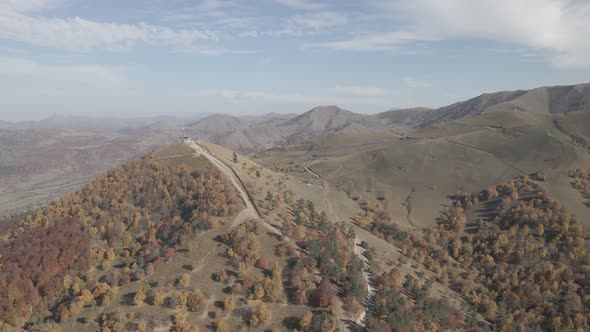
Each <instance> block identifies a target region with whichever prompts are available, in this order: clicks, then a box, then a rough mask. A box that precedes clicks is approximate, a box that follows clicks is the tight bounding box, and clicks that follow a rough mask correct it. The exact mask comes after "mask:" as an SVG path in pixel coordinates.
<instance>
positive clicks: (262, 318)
mask: <svg viewBox="0 0 590 332" xmlns="http://www.w3.org/2000/svg"><path fill="white" fill-rule="evenodd" d="M271 319H272V312H271V311H270V309H268V307H267V306H266V304H264V302H263V303H260V304H259V305H258V307H256V309H255V310H254V311H253V312H251V313H250V320H249V322H248V323H249V324H250V326H252V327H257V326H259V325H261V324H263V323H265V322H268V321H270V320H271Z"/></svg>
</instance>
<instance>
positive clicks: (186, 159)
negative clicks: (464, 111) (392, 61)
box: [0, 111, 590, 332]
mask: <svg viewBox="0 0 590 332" xmlns="http://www.w3.org/2000/svg"><path fill="white" fill-rule="evenodd" d="M523 114H528V115H525V116H522V115H523ZM578 114H584V113H582V112H576V113H573V114H572V115H573V116H574V118H571V116H570V115H568V116H563V115H549V117H550V118H549V121H546V122H539V123H538V124H539V126H538V127H539V128H534V127H530V128H523V127H522V126H521V125H522V124H523V123H524V122H530V121H531V118H529V117H528V116H529V115H530V116H531V117H532V118H535V119H537V120H538V121H542V119H543V118H545V115H540V114H535V113H525V112H518V113H516V116H515V113H514V112H512V111H508V112H506V111H500V112H493V113H486V114H483V115H481V116H475V117H468V118H466V119H465V122H462V124H461V125H459V126H470V125H471V126H472V127H473V128H470V131H469V133H471V136H473V137H469V136H470V135H469V134H468V135H465V130H462V132H463V134H459V135H454V136H440V137H437V138H430V139H426V138H423V139H416V138H415V139H410V138H400V137H397V142H394V143H392V142H389V141H388V142H385V141H380V142H379V144H382V145H385V147H386V149H385V150H384V148H383V146H376V145H374V146H373V148H369V149H367V147H369V146H366V145H365V146H363V144H366V143H369V144H374V142H371V141H372V139H373V138H371V139H369V140H367V139H366V138H367V137H368V136H367V135H365V134H361V135H358V134H350V133H341V134H334V135H328V136H324V137H322V139H325V138H326V137H329V138H333V139H334V140H333V141H332V142H337V143H338V144H340V145H346V144H347V142H350V141H348V140H344V139H341V138H342V137H343V138H347V137H356V139H355V140H354V144H357V145H356V147H359V146H361V148H360V150H356V151H349V152H350V153H349V154H348V155H345V156H341V155H328V154H324V152H325V151H328V152H330V153H333V152H334V150H333V149H332V147H331V146H329V145H326V146H324V147H322V148H323V149H325V151H322V150H320V149H316V150H315V151H314V154H315V153H320V154H321V155H317V156H316V155H314V154H310V153H305V156H303V158H304V159H303V160H302V163H299V162H300V160H297V161H296V162H295V163H293V164H291V163H290V162H291V161H294V159H293V156H289V159H290V160H289V159H287V160H283V162H285V163H286V164H288V165H298V166H300V169H302V170H303V171H302V172H297V171H281V172H275V171H273V170H271V169H270V168H268V167H264V166H262V165H261V164H258V163H257V162H256V161H253V160H251V159H248V158H247V157H245V156H243V155H238V154H235V153H234V152H233V151H231V150H229V149H226V148H223V147H221V146H218V145H215V144H211V143H206V142H197V143H196V142H188V143H178V144H173V145H169V146H166V147H164V148H162V149H160V150H158V151H155V152H153V153H149V154H147V155H145V156H143V157H141V158H139V159H135V160H131V161H128V162H125V163H124V164H123V165H121V166H118V167H115V168H113V169H111V170H109V171H108V172H106V173H104V174H103V175H100V176H98V177H96V178H95V179H94V180H92V181H91V182H89V183H88V184H87V185H85V186H83V187H81V188H80V189H78V190H77V191H76V192H74V193H72V194H68V195H65V196H63V197H61V198H59V199H57V200H55V201H54V202H52V203H51V204H49V205H48V206H46V207H44V208H41V209H38V210H36V211H32V212H31V213H28V214H25V215H21V216H18V217H17V218H14V219H13V220H11V221H9V222H7V223H4V224H2V225H0V266H1V269H0V285H2V287H0V329H2V330H3V331H22V330H24V331H46V330H65V331H80V330H110V331H118V330H130V331H146V330H147V331H151V330H154V331H160V330H173V331H195V330H215V331H220V330H221V331H239V330H243V329H248V330H254V331H267V330H273V329H278V330H283V329H286V330H294V329H296V330H298V331H304V332H312V331H313V332H315V331H337V330H340V331H347V330H348V331H357V330H364V329H366V330H368V331H392V330H394V329H399V330H448V331H479V330H501V331H512V330H518V329H521V330H549V331H561V330H576V329H579V330H587V329H588V327H590V318H589V317H590V304H589V303H588V302H587V301H583V299H584V298H585V297H586V296H587V294H588V292H589V291H590V285H588V283H587V280H588V278H590V269H588V268H587V266H588V265H587V262H589V261H590V245H589V243H588V241H587V240H588V239H587V237H588V235H587V234H588V228H586V227H585V226H584V223H585V222H587V220H586V221H584V220H582V219H581V218H578V217H575V216H573V215H572V214H571V213H570V212H569V211H568V210H567V209H565V208H564V207H563V206H562V204H563V203H564V202H565V200H567V199H570V198H572V197H574V196H575V195H577V196H579V197H584V195H585V196H586V197H589V196H588V194H587V192H586V193H585V194H584V191H585V190H587V188H590V175H588V174H590V173H589V172H588V171H586V170H583V169H578V170H575V171H572V172H570V173H569V175H568V177H569V178H570V179H572V182H573V185H571V186H569V189H570V191H571V193H570V194H569V195H565V196H563V195H554V193H553V192H552V191H551V190H550V189H549V188H550V187H551V186H552V184H551V182H552V178H554V177H556V176H557V175H558V174H552V173H561V172H563V171H565V170H566V169H568V168H569V167H571V166H574V165H577V166H578V167H581V165H582V162H584V166H585V167H588V166H589V165H590V161H589V160H588V156H585V158H586V159H583V157H584V155H583V154H582V151H581V150H578V148H579V147H578V146H569V148H568V149H567V151H562V155H560V156H556V158H555V160H551V161H550V164H551V163H554V162H556V161H559V160H560V159H567V160H565V161H563V163H562V164H560V165H562V166H563V168H562V167H556V168H553V169H551V170H550V171H549V170H548V171H547V172H545V173H543V172H536V173H534V174H532V175H531V176H530V177H529V176H522V175H519V173H518V172H519V171H518V169H520V168H522V167H525V166H526V165H527V162H521V163H519V164H517V165H512V167H511V166H509V165H508V164H510V162H512V161H513V160H510V161H507V160H505V162H506V164H504V165H505V169H507V168H511V171H512V172H514V173H515V174H516V176H513V177H508V175H507V174H503V171H504V170H505V169H504V170H500V171H499V172H496V174H495V175H498V174H500V178H502V179H499V178H498V181H497V182H495V180H493V179H492V181H493V182H491V183H487V184H486V185H484V188H483V189H481V190H473V191H472V190H469V191H467V190H466V191H460V192H449V193H448V194H447V195H448V196H449V198H448V202H447V203H448V204H445V205H441V204H439V202H433V201H429V200H427V199H423V198H422V197H421V198H420V199H418V197H417V195H419V192H421V191H422V188H420V187H421V186H422V185H424V184H426V183H430V184H431V187H436V186H437V185H442V186H445V190H446V189H449V187H446V185H445V184H444V183H445V181H447V182H453V181H458V180H460V179H461V175H462V173H463V172H464V171H465V170H468V169H473V171H474V172H476V171H478V169H479V168H483V166H482V165H485V167H487V168H486V169H482V170H480V172H481V173H482V174H483V173H484V172H489V171H490V169H492V170H493V169H495V168H499V167H500V164H502V163H501V162H500V161H499V160H500V158H505V157H506V156H503V155H501V154H500V153H498V151H496V150H497V149H498V148H499V147H500V146H501V144H504V145H505V144H506V141H508V140H509V139H510V138H513V139H514V137H515V136H516V135H520V136H519V138H518V142H516V143H515V144H514V146H513V147H511V148H512V149H514V150H515V151H516V150H518V149H522V147H523V146H525V147H526V148H528V147H534V146H533V145H527V144H531V143H532V142H536V143H534V144H538V145H539V146H540V145H542V144H544V145H545V146H548V145H549V146H551V148H548V151H547V152H546V153H547V154H551V153H555V152H556V151H557V152H558V151H560V149H561V150H563V148H564V147H566V146H568V144H567V135H565V134H563V132H562V134H559V133H558V131H559V130H564V131H565V132H568V133H570V130H577V128H578V127H577V126H576V123H578V122H579V121H582V120H583V119H582V118H579V117H578ZM586 114H588V113H586ZM499 115H502V116H499ZM503 116H506V117H508V119H504V120H502V121H505V120H509V121H507V123H509V124H510V125H511V126H506V127H504V128H502V130H499V128H495V127H485V126H481V124H482V123H489V122H491V121H494V120H497V118H498V117H503ZM518 119H520V121H521V122H520V123H516V122H517V121H516V120H518ZM545 120H547V119H545ZM552 120H557V121H561V122H560V124H559V126H560V128H562V129H557V128H556V127H552V128H553V130H552V131H550V132H549V133H550V134H551V135H558V136H556V137H553V136H548V135H543V134H542V133H543V131H545V130H547V128H549V127H546V126H552V123H554V122H553V121H552ZM562 120H563V121H562ZM321 121H324V119H322V120H321ZM584 121H587V119H586V120H584ZM324 125H326V126H327V122H325V121H324ZM446 125H447V124H443V126H446ZM449 125H450V124H449ZM451 126H455V125H451ZM336 127H338V126H336ZM434 129H435V130H436V129H437V128H434ZM512 129H514V130H515V131H512ZM448 131H449V130H442V132H445V133H447V132H448ZM571 133H573V132H571ZM417 134H418V135H422V134H423V133H420V132H418V133H417ZM425 134H428V135H432V132H426V133H425ZM576 134H579V135H586V134H587V130H583V132H579V133H578V132H576ZM498 138H501V139H502V140H503V141H501V142H495V141H494V139H498ZM359 140H364V142H358V141H359ZM452 142H454V143H452ZM477 143H479V144H480V145H479V146H478V145H475V144H477ZM485 143H487V144H490V145H488V146H486V145H485ZM358 144H361V145H358ZM559 144H563V145H559ZM402 145H403V147H402ZM301 147H302V146H301V145H298V146H296V147H292V148H294V149H295V150H294V151H298V152H299V155H301V151H302V150H301ZM403 148H405V151H402V152H398V151H400V150H404V149H403ZM553 148H555V149H553ZM453 149H454V150H453ZM478 149H479V150H481V151H479V150H478ZM287 150H288V149H287ZM338 151H342V150H341V149H338ZM412 151H413V153H412ZM467 151H472V152H471V154H468V152H467ZM478 151H479V152H478ZM484 151H485V152H484ZM271 152H274V153H278V154H279V155H277V156H276V157H277V158H282V157H285V155H284V153H285V152H286V151H280V150H275V151H271ZM398 153H399V154H398ZM511 153H512V152H508V153H507V154H511ZM520 153H521V155H522V151H521V152H520ZM576 153H579V154H580V155H579V157H582V159H580V160H578V162H579V163H578V164H575V163H574V164H572V162H573V159H571V158H569V156H571V155H573V154H576ZM492 154H494V156H492ZM534 155H535V154H534V153H533V154H531V156H526V155H525V157H526V158H528V159H530V161H528V162H529V164H528V165H529V166H530V167H531V168H534V167H537V169H538V167H539V163H537V162H536V161H535V160H534V158H544V157H545V156H544V155H540V156H536V157H534ZM460 156H464V157H465V158H464V159H462V160H460V161H459V162H457V163H455V164H453V165H451V164H449V163H448V161H449V160H452V159H453V158H457V157H460ZM564 157H565V158H564ZM442 158H447V159H445V160H443V159H442ZM469 162H471V163H472V164H471V165H469V164H467V163H469ZM461 163H465V164H466V165H464V166H463V167H462V168H459V169H455V168H453V167H457V166H460V165H461ZM535 163H536V165H537V166H535ZM428 164H432V166H428ZM474 164H476V165H477V167H473V165H474ZM425 166H428V167H430V168H429V169H425V168H424V167H425ZM529 166H526V167H529ZM293 167H294V166H293ZM379 168H381V172H382V173H381V174H380V176H381V177H380V178H379V180H380V182H379V183H377V182H373V188H367V187H362V186H361V187H358V188H357V190H361V191H362V194H358V193H355V192H354V191H353V189H352V188H343V187H341V186H342V185H344V183H345V182H346V181H348V180H347V178H348V179H350V178H352V179H366V178H367V177H368V176H371V174H375V172H376V171H377V169H379ZM403 168H405V170H403ZM435 169H439V171H440V172H441V173H438V174H429V173H427V172H433V171H434V170H435ZM407 171H410V172H416V174H418V175H417V176H414V175H412V174H410V173H406V174H402V175H401V176H398V174H392V173H399V172H407ZM445 171H446V172H448V174H449V175H450V176H448V177H450V179H449V178H448V177H445V176H444V172H445ZM525 172H526V171H525ZM441 174H443V175H441ZM463 175H464V174H463ZM388 176H398V179H402V180H404V181H408V182H409V181H413V182H414V183H415V185H416V187H417V188H416V190H415V191H410V192H409V194H408V195H407V197H405V202H404V203H405V205H404V207H405V208H406V209H407V213H408V215H409V216H411V217H412V218H415V217H417V216H419V214H415V213H418V212H420V210H422V209H423V208H425V207H426V206H434V207H436V208H437V209H438V211H439V214H438V215H437V217H436V218H432V220H430V222H429V224H428V225H421V226H419V227H416V226H414V227H410V228H408V227H406V226H404V225H403V222H400V221H399V220H398V219H397V216H396V215H394V214H390V213H389V212H388V209H387V205H388V204H392V203H391V200H390V197H387V196H386V195H382V194H383V192H382V191H381V190H382V187H380V186H381V185H386V184H389V185H392V184H395V181H393V182H390V180H391V178H388ZM467 176H469V177H471V179H470V180H469V181H481V183H486V182H487V181H490V178H489V177H488V178H485V179H484V178H479V179H478V178H477V177H476V176H473V175H472V174H468V175H467ZM357 183H358V184H361V185H362V181H358V182H357ZM367 189H369V190H367ZM431 190H432V189H431ZM374 192H375V193H376V194H377V195H376V196H373V193H374ZM414 195H416V196H414ZM586 209H588V207H586ZM547 308H556V310H545V309H547ZM566 308H567V310H565V309H566ZM562 309H564V310H562ZM524 316H526V319H524V318H523V317H524ZM498 317H505V319H498ZM571 317H575V319H572V318H571Z"/></svg>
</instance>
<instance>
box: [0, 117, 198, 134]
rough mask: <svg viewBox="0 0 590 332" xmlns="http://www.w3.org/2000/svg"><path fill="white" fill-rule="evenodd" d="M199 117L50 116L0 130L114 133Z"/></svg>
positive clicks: (4, 124)
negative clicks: (64, 130)
mask: <svg viewBox="0 0 590 332" xmlns="http://www.w3.org/2000/svg"><path fill="white" fill-rule="evenodd" d="M199 118H200V116H198V115H197V116H192V117H174V116H165V115H164V116H153V117H135V118H118V117H101V118H98V117H89V116H75V115H52V116H50V117H47V118H44V119H41V120H35V121H20V122H8V121H0V129H78V130H106V131H116V130H123V129H127V128H140V127H145V126H153V125H169V124H174V125H177V126H180V125H182V124H185V123H187V122H191V121H195V120H197V119H199Z"/></svg>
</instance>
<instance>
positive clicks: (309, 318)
mask: <svg viewBox="0 0 590 332" xmlns="http://www.w3.org/2000/svg"><path fill="white" fill-rule="evenodd" d="M312 322H313V313H312V312H311V311H306V312H305V314H303V317H301V320H300V321H299V327H300V328H301V330H302V331H307V330H309V329H310V328H311V323H312Z"/></svg>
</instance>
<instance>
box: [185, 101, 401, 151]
mask: <svg viewBox="0 0 590 332" xmlns="http://www.w3.org/2000/svg"><path fill="white" fill-rule="evenodd" d="M388 131H390V128H388V127H387V126H386V125H384V124H382V123H381V122H380V121H379V120H378V119H376V118H374V117H372V116H368V115H365V114H357V113H353V112H350V111H347V110H344V109H341V108H339V107H337V106H319V107H316V108H314V109H312V110H309V111H307V112H305V113H303V114H300V115H298V116H294V115H278V114H268V115H264V116H259V117H256V116H243V117H236V116H230V115H213V116H210V117H207V118H204V119H202V120H199V121H197V122H195V123H193V124H191V125H189V126H188V127H187V132H189V133H190V134H191V136H193V137H195V138H199V139H205V140H208V141H211V142H215V143H218V144H221V145H223V146H227V147H229V148H232V149H234V150H237V151H241V152H245V153H252V152H259V151H263V150H266V149H270V148H276V147H281V146H286V145H289V144H298V143H302V142H304V141H306V140H308V139H310V138H313V137H317V136H319V135H322V134H326V133H368V132H388Z"/></svg>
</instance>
